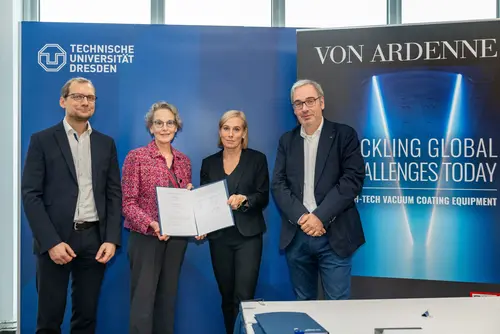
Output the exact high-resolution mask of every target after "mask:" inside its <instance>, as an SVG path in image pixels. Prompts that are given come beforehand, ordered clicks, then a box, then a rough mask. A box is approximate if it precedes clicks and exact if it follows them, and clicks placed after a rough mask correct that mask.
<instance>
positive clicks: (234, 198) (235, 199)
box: [227, 195, 247, 210]
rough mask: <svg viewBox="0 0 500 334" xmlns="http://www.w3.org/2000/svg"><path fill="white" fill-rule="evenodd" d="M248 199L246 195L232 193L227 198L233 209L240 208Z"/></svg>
mask: <svg viewBox="0 0 500 334" xmlns="http://www.w3.org/2000/svg"><path fill="white" fill-rule="evenodd" d="M246 200H247V197H246V196H245V195H231V196H230V197H229V199H228V200H227V204H229V205H230V206H231V209H233V210H238V208H239V207H240V206H241V205H242V204H243V202H244V201H246Z"/></svg>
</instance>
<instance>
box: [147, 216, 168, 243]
mask: <svg viewBox="0 0 500 334" xmlns="http://www.w3.org/2000/svg"><path fill="white" fill-rule="evenodd" d="M149 226H150V227H151V228H152V229H153V231H154V232H155V235H156V236H157V237H158V239H160V241H167V240H168V238H170V237H169V236H168V235H166V234H164V235H161V234H160V224H158V222H156V221H154V222H151V224H149Z"/></svg>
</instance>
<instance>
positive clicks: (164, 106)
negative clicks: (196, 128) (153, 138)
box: [144, 101, 182, 132]
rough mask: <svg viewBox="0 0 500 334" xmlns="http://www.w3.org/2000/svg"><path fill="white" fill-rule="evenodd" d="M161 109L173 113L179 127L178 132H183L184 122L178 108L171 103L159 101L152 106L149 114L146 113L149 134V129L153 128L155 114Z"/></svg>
mask: <svg viewBox="0 0 500 334" xmlns="http://www.w3.org/2000/svg"><path fill="white" fill-rule="evenodd" d="M160 109H167V110H170V111H171V112H172V114H174V121H175V124H176V125H177V131H181V130H182V120H181V117H180V116H179V111H178V110H177V108H176V107H175V106H174V105H173V104H171V103H168V102H165V101H158V102H156V103H154V104H153V105H152V106H151V108H149V110H148V112H147V113H146V116H145V117H144V119H145V121H146V129H147V130H148V132H149V129H151V127H152V126H153V119H154V117H155V112H156V111H157V110H160Z"/></svg>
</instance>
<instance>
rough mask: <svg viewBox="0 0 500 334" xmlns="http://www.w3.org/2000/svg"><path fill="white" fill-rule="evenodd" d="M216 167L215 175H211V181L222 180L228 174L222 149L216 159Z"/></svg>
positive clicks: (214, 169)
mask: <svg viewBox="0 0 500 334" xmlns="http://www.w3.org/2000/svg"><path fill="white" fill-rule="evenodd" d="M213 167H214V168H213V169H212V168H211V170H213V173H214V175H210V180H211V181H215V180H217V181H220V180H223V179H225V178H226V174H225V172H224V161H223V157H222V150H221V151H219V153H217V159H215V160H214V166H213ZM212 176H213V177H212Z"/></svg>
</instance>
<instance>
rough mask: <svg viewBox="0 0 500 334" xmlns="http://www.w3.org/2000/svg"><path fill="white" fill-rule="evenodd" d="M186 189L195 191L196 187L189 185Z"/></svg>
mask: <svg viewBox="0 0 500 334" xmlns="http://www.w3.org/2000/svg"><path fill="white" fill-rule="evenodd" d="M186 189H187V190H193V189H194V186H193V185H192V184H191V183H188V185H187V186H186Z"/></svg>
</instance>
